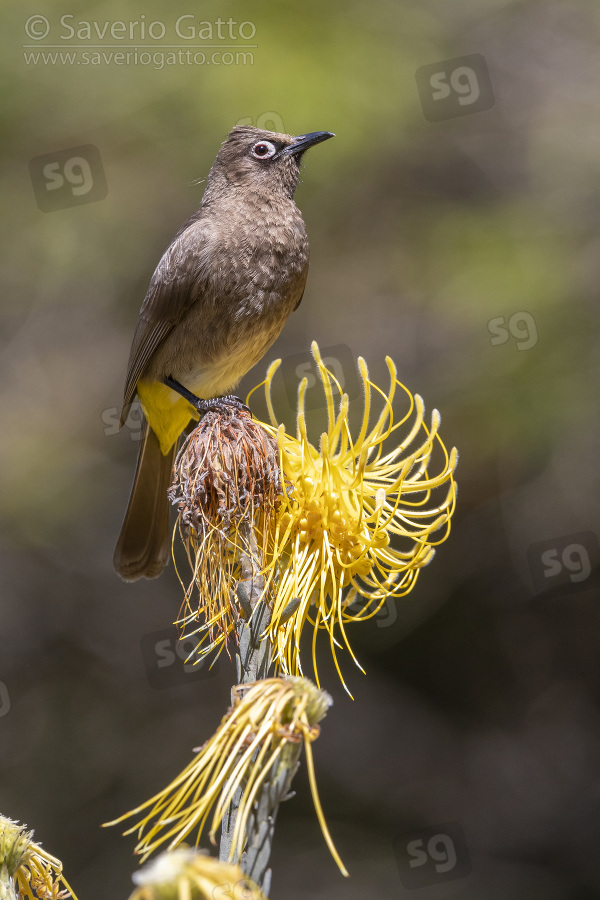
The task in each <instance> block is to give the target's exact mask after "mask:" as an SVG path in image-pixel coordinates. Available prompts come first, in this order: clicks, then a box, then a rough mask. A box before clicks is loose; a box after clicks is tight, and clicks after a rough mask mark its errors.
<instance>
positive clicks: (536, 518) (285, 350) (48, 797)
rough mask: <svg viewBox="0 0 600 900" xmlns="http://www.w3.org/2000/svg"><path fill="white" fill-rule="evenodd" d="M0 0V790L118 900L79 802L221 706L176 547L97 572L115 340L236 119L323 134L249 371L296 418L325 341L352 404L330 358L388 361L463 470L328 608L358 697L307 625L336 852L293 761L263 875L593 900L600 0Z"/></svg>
mask: <svg viewBox="0 0 600 900" xmlns="http://www.w3.org/2000/svg"><path fill="white" fill-rule="evenodd" d="M3 18H4V25H3V28H2V37H1V40H2V44H3V47H2V56H1V65H2V68H3V70H4V73H3V74H4V78H3V87H2V102H1V113H0V114H1V115H2V118H3V123H2V124H3V128H2V131H3V142H2V155H3V165H2V170H1V177H2V188H3V197H4V202H3V205H2V214H1V216H2V226H3V228H2V231H3V237H2V281H3V290H2V297H3V299H2V304H1V308H0V317H1V327H0V340H1V345H2V353H1V377H0V423H1V427H0V472H1V473H2V474H1V480H2V490H1V492H0V510H1V513H2V527H1V533H0V586H1V609H2V613H1V622H2V627H1V629H0V642H1V648H2V649H1V658H0V734H1V739H0V764H1V770H2V786H1V800H0V811H1V812H2V813H3V814H5V815H8V816H10V817H12V818H16V819H20V820H22V821H25V822H26V823H28V824H29V825H30V826H32V827H35V829H36V837H37V838H38V839H39V840H41V841H42V843H43V845H44V847H45V848H46V849H48V850H49V851H50V852H51V853H53V854H55V855H57V856H59V857H60V858H61V859H62V860H63V861H64V863H65V867H66V873H67V877H68V878H69V880H70V882H71V884H72V885H73V887H74V889H75V890H76V891H77V893H78V895H79V897H80V900H100V898H107V897H109V898H115V900H116V898H125V897H127V896H128V894H129V892H130V890H131V880H130V875H131V872H132V871H133V870H134V869H135V868H136V865H137V863H136V861H135V860H134V858H133V857H132V849H133V845H134V839H133V838H132V837H129V838H123V837H121V835H120V830H119V829H118V828H112V829H101V828H100V823H101V822H104V821H107V820H108V819H111V818H114V817H115V816H117V815H119V814H121V813H122V812H124V811H126V810H128V809H130V808H132V807H133V806H135V805H137V804H138V803H139V802H141V801H142V800H144V799H146V798H147V797H149V796H151V795H152V794H153V793H154V792H155V791H157V790H158V789H160V788H162V787H163V786H164V785H166V784H167V782H168V781H170V780H171V778H172V777H174V776H175V775H176V774H177V773H178V772H179V771H180V770H181V769H182V768H183V766H184V765H186V764H187V762H188V761H189V759H190V754H191V750H192V748H193V747H197V746H198V745H199V744H201V743H202V742H203V741H204V740H205V739H206V738H207V737H208V736H209V735H210V734H211V733H212V731H213V730H214V728H215V727H216V725H217V724H218V722H219V721H220V719H221V716H222V715H223V713H224V711H225V708H226V707H227V705H228V703H229V691H230V686H231V684H232V681H233V670H232V668H231V666H230V665H229V663H228V662H227V660H226V659H225V658H222V659H221V660H220V661H219V665H218V667H217V671H216V672H215V671H212V672H210V673H209V672H207V671H206V669H204V671H202V670H201V669H198V668H196V669H194V670H193V671H192V672H191V673H190V672H189V671H186V670H185V668H184V666H183V663H182V660H181V659H180V657H179V656H178V655H177V648H176V645H175V641H174V630H173V628H172V626H171V623H172V622H173V620H174V618H175V617H176V615H177V612H178V609H179V605H180V602H181V588H180V585H179V583H178V581H177V578H176V575H175V572H174V569H173V566H172V565H170V566H169V567H168V569H167V570H166V571H165V572H164V574H163V575H162V577H161V578H160V579H159V580H157V581H152V582H138V583H135V584H124V583H122V582H121V581H120V580H119V578H118V577H117V576H116V575H115V573H114V572H113V569H112V562H111V558H112V552H113V547H114V543H115V540H116V537H117V534H118V531H119V527H120V524H121V518H122V515H123V512H124V509H125V504H126V500H127V496H128V492H129V489H130V484H131V479H132V475H133V470H134V465H135V454H136V451H137V440H138V438H139V427H140V420H139V412H136V411H135V410H134V411H133V412H132V414H131V416H130V418H129V420H128V422H127V425H126V427H125V428H124V429H123V430H122V431H120V432H118V428H117V422H118V414H119V410H120V402H121V397H122V389H123V382H124V376H125V369H126V363H127V356H128V352H129V345H130V341H131V337H132V334H133V328H134V325H135V321H136V317H137V314H138V311H139V307H140V304H141V301H142V299H143V297H144V294H145V291H146V288H147V285H148V282H149V279H150V276H151V274H152V272H153V270H154V267H155V266H156V263H157V262H158V259H159V258H160V256H161V254H162V252H163V250H164V249H165V247H166V246H167V245H168V243H169V241H170V240H171V238H172V236H173V235H174V234H175V232H176V231H177V229H178V228H179V226H180V224H181V223H182V222H183V221H184V220H185V219H186V218H187V217H188V216H189V215H190V214H191V213H192V212H193V211H194V210H195V209H196V208H197V206H198V205H199V203H200V200H201V197H202V191H203V185H202V183H201V180H202V179H204V178H205V177H206V174H207V173H208V170H209V168H210V165H211V163H212V161H213V159H214V157H215V155H216V152H217V150H218V148H219V146H220V143H221V141H222V140H223V139H224V138H225V136H226V135H227V133H228V132H229V130H230V129H231V127H232V126H233V125H234V124H236V123H242V124H255V125H259V126H261V127H267V128H273V129H275V130H285V131H286V132H290V133H292V134H300V133H304V132H308V131H315V130H322V129H325V130H330V131H333V132H335V133H336V138H335V139H334V140H332V141H330V142H327V143H326V144H324V145H322V146H320V147H318V148H315V149H313V150H311V151H310V152H309V153H308V154H307V156H306V158H305V163H304V166H303V174H302V180H301V183H300V185H299V188H298V191H297V194H296V200H297V202H298V205H299V206H300V208H301V209H302V211H303V215H304V218H305V221H306V225H307V230H308V233H309V237H310V242H311V268H310V275H309V280H308V286H307V289H306V293H305V296H304V300H303V302H302V305H301V306H300V308H299V309H298V311H297V312H296V313H295V314H294V315H293V316H292V317H291V319H290V320H289V322H288V323H287V325H286V326H285V329H284V331H283V333H282V335H281V337H280V338H279V340H278V341H277V343H276V345H275V346H274V347H273V348H272V350H271V351H270V353H269V354H268V357H267V358H266V359H265V360H264V361H263V363H261V364H259V365H258V366H257V367H256V368H255V369H254V370H253V371H252V372H250V373H249V375H248V376H247V377H246V378H245V379H244V382H243V383H242V385H241V387H240V391H239V392H240V395H241V396H245V393H246V391H247V390H249V389H250V388H251V387H252V386H253V385H254V384H256V383H257V382H258V381H260V380H261V379H262V378H263V377H264V372H265V371H266V367H267V364H268V362H270V361H271V360H272V359H274V358H276V357H281V358H282V359H283V361H284V362H283V366H282V375H281V376H278V378H279V381H278V382H277V383H276V405H277V406H278V409H279V410H280V411H281V416H282V418H283V419H284V420H286V416H287V418H288V419H291V416H292V412H291V410H292V405H293V399H294V393H295V385H296V383H297V380H298V377H297V376H298V375H300V376H301V375H302V374H305V373H306V371H307V365H308V370H310V359H311V357H310V354H309V349H310V342H311V340H313V339H316V340H318V342H319V344H320V346H321V348H322V351H323V353H324V354H325V355H326V356H327V357H328V358H329V359H330V364H331V365H332V366H333V367H334V368H335V370H336V371H337V373H338V374H340V375H341V378H342V379H343V380H344V383H345V384H346V385H347V387H348V390H349V391H350V392H351V395H352V396H353V399H352V404H353V409H358V411H359V412H360V407H361V395H360V389H359V388H358V386H357V382H356V371H355V369H354V368H353V366H354V364H353V360H354V359H355V358H356V357H357V356H358V355H362V356H364V357H365V358H366V359H367V361H368V363H369V366H370V371H371V374H372V377H373V380H375V381H376V382H377V383H379V384H381V385H382V386H383V387H385V386H386V369H385V363H384V357H385V355H386V354H389V355H390V356H391V357H392V358H393V359H394V360H395V361H396V363H397V365H398V369H399V377H400V378H401V380H402V381H403V382H404V383H405V384H406V385H407V386H408V387H409V388H410V389H411V390H412V391H413V392H418V393H420V394H421V395H422V396H423V397H424V399H425V403H426V406H427V409H428V411H429V413H430V412H431V410H432V409H433V408H438V409H439V410H440V411H441V414H442V429H441V434H442V437H443V439H444V441H445V443H446V445H447V446H448V447H451V446H453V445H456V446H457V448H458V449H459V452H460V462H459V466H458V471H457V481H458V484H459V499H458V506H457V510H456V514H455V517H454V524H453V530H452V534H451V536H450V538H449V539H448V541H447V542H446V543H445V544H443V545H442V546H441V547H440V549H439V550H438V552H437V556H436V558H435V560H434V561H433V562H432V564H431V565H430V566H429V567H428V568H427V569H425V570H424V571H423V573H422V574H421V576H420V578H419V581H418V583H417V586H416V588H415V589H414V590H413V592H412V593H411V594H410V595H409V596H408V597H407V598H405V599H403V600H398V601H396V602H394V603H389V604H387V605H386V607H384V609H383V611H382V614H381V615H380V616H379V617H378V618H377V619H375V620H372V621H371V622H369V623H365V624H362V625H356V626H354V627H353V628H351V629H350V638H351V641H352V644H353V647H354V649H355V652H356V653H357V655H358V658H359V660H360V662H361V663H362V665H363V666H364V668H365V669H366V672H367V674H366V676H365V675H362V674H361V673H360V672H359V671H358V670H357V669H355V668H354V667H353V665H352V662H351V660H350V659H349V658H346V659H345V660H344V674H345V676H346V678H347V680H348V683H349V686H350V688H351V690H352V692H353V694H354V697H355V701H354V702H352V701H351V700H349V699H348V697H347V695H346V694H345V693H344V691H343V689H342V688H341V686H340V684H339V682H338V679H337V676H336V674H335V671H334V669H333V666H332V665H331V663H330V661H329V658H328V657H329V653H328V648H327V645H326V643H325V642H323V645H322V648H321V649H322V660H323V662H322V683H323V686H324V687H326V688H327V689H328V690H329V691H330V693H331V694H332V695H333V697H334V701H335V702H334V706H333V707H332V709H331V711H330V712H329V714H328V716H327V718H326V720H325V721H324V722H323V726H322V734H321V737H320V738H319V740H318V742H317V743H316V744H315V745H314V753H315V760H316V767H317V776H318V781H319V785H320V790H321V796H322V802H323V806H324V809H325V812H326V816H327V820H328V823H329V826H330V829H331V832H332V835H333V838H334V840H335V843H336V845H337V847H338V849H339V851H340V854H341V856H342V858H343V859H344V860H345V861H346V863H347V865H348V868H349V869H350V872H351V878H350V879H347V880H345V879H343V878H342V877H341V876H340V875H339V873H338V871H337V869H336V866H335V864H334V863H333V861H332V859H331V858H330V856H329V853H328V851H327V848H326V846H325V844H324V842H323V839H322V837H321V834H320V831H319V827H318V823H317V820H316V816H315V814H314V811H313V809H312V802H311V799H310V793H309V790H308V782H307V779H306V773H305V770H304V769H303V770H302V771H301V773H300V774H299V776H298V778H297V783H296V790H297V795H296V797H295V798H294V799H293V800H291V801H290V802H288V803H285V804H284V805H283V806H282V808H281V810H280V813H279V819H278V827H277V832H276V840H275V847H274V852H273V856H272V865H273V887H272V897H273V898H282V900H304V898H308V897H311V898H315V900H333V898H335V900H359V898H361V900H362V898H364V897H374V898H378V900H379V898H380V900H388V898H389V900H391V898H397V897H414V898H430V897H431V898H437V897H446V896H453V897H454V896H456V897H464V898H469V900H470V898H477V900H481V898H485V900H488V898H489V900H505V898H511V900H537V898H543V900H565V898H569V900H584V898H595V897H600V855H599V854H598V841H599V839H600V780H599V775H600V762H599V760H600V713H599V710H598V695H599V693H600V607H599V603H598V600H599V597H598V562H599V559H598V556H599V551H598V534H599V529H600V525H599V522H598V499H599V498H598V493H599V490H598V489H599V474H598V473H599V466H598V431H599V426H598V402H597V397H598V369H599V363H600V356H599V348H600V343H599V331H600V329H599V326H600V312H599V309H600V307H599V304H598V280H599V275H600V152H599V146H600V7H598V6H597V5H595V4H592V3H588V2H585V0H564V2H561V0H544V2H541V0H478V2H475V0H455V2H453V3H451V4H449V3H447V2H444V0H403V2H402V3H397V2H393V0H372V2H369V3H367V2H364V0H345V2H343V3H342V2H341V0H337V2H330V3H328V4H322V3H317V2H316V0H305V2H303V3H301V4H293V3H287V2H277V3H274V2H267V0H246V2H241V0H240V2H236V0H218V2H217V0H204V2H203V3H202V4H194V3H186V2H181V0H177V2H175V3H172V4H166V3H163V4H161V3H157V2H153V0H146V2H144V3H141V2H134V0H125V2H118V3H117V2H112V0H108V2H103V3H81V2H76V0H65V2H64V3H58V2H54V0H50V2H48V0H40V2H39V3H37V4H33V5H31V4H29V5H27V7H24V6H22V5H21V4H19V3H17V2H15V0H7V2H5V3H4V4H3ZM219 21H220V22H221V24H219ZM107 23H108V25H107ZM114 23H117V24H116V25H115V24H114ZM119 23H124V24H123V26H121V25H120V24H119ZM133 23H137V24H135V25H134V24H133ZM130 32H131V36H130ZM126 53H129V54H130V56H129V59H127V57H126V55H125V54H126ZM61 54H62V55H61ZM119 54H121V55H119ZM169 54H171V56H169ZM336 367H337V368H336ZM353 385H354V388H353V387H352V386H353ZM311 390H312V388H311ZM315 390H317V391H318V389H315ZM315 396H316V395H315ZM319 403H320V401H319V400H318V399H315V400H314V401H312V407H313V410H314V414H313V413H311V415H312V420H311V421H312V426H313V427H314V428H317V431H318V423H319V415H320V414H321V413H322V409H319ZM286 421H287V420H286ZM317 437H318V435H315V438H317ZM346 656H347V655H346Z"/></svg>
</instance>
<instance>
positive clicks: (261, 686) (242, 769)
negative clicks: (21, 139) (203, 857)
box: [107, 677, 348, 875]
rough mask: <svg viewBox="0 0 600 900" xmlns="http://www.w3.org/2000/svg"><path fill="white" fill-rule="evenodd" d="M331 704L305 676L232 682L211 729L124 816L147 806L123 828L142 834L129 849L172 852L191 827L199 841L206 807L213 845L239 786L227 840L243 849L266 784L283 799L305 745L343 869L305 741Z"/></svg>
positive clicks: (316, 798)
mask: <svg viewBox="0 0 600 900" xmlns="http://www.w3.org/2000/svg"><path fill="white" fill-rule="evenodd" d="M330 704H331V698H330V696H329V695H328V694H327V693H326V692H325V691H321V690H319V689H318V688H316V687H315V685H314V684H312V682H310V681H309V680H308V679H307V678H293V677H286V678H266V679H264V680H263V681H257V682H254V683H253V684H249V685H248V684H244V685H238V686H237V687H236V688H234V704H233V707H232V708H231V709H230V710H229V712H228V713H227V715H226V716H225V717H224V718H223V720H222V722H221V724H220V726H219V728H218V729H217V731H216V732H215V734H214V735H213V736H212V737H211V738H210V739H209V740H208V741H207V742H206V743H205V744H203V746H202V747H200V749H199V750H198V752H197V755H196V757H195V759H194V760H193V761H192V762H191V763H190V764H189V765H188V766H187V768H185V769H184V770H183V772H182V773H181V774H180V775H178V776H177V778H176V779H175V780H174V781H173V782H172V783H171V784H170V785H169V786H168V787H167V788H165V789H164V790H163V791H161V792H160V793H159V794H157V795H156V796H154V797H152V798H151V799H150V800H147V801H146V802H145V803H143V804H142V805H141V806H138V807H137V809H134V810H132V811H131V812H129V813H127V814H126V815H125V816H121V818H120V819H117V820H116V821H115V822H109V823H107V824H109V825H114V824H116V823H117V822H121V821H122V820H123V819H125V818H128V817H130V816H134V815H137V814H138V813H141V812H143V811H145V810H148V809H149V812H146V813H145V815H144V816H143V818H141V819H140V820H139V822H138V823H137V824H136V825H134V826H133V827H132V828H130V829H129V830H128V831H126V832H125V834H131V833H132V832H134V831H137V833H138V837H139V836H141V835H142V834H143V832H144V830H145V829H146V828H148V833H147V834H146V835H145V836H144V837H143V838H142V839H141V840H140V841H139V842H138V844H137V846H136V848H135V852H136V853H138V854H140V855H141V856H142V861H143V860H145V859H147V857H148V856H149V855H150V854H151V853H152V852H153V851H154V850H156V849H157V847H159V846H160V845H161V844H164V843H165V842H166V841H168V842H169V844H168V847H169V849H170V850H172V849H173V848H175V847H177V846H178V845H179V844H181V842H182V841H183V840H184V839H185V837H186V836H187V835H188V834H189V833H190V832H191V831H192V830H193V829H197V841H196V843H198V841H199V840H200V836H201V834H202V832H203V830H204V827H205V825H206V823H207V821H208V818H209V815H210V813H211V811H212V818H211V823H210V831H209V838H210V840H211V841H212V842H213V843H215V835H216V833H217V829H218V828H219V826H220V825H221V822H222V820H223V817H224V816H225V814H226V812H227V810H228V808H229V806H230V804H231V801H232V799H233V797H234V795H235V794H236V792H237V791H238V789H241V799H240V801H239V807H238V813H237V818H236V822H235V828H234V830H233V836H232V841H231V854H230V856H231V858H233V857H234V856H238V855H240V854H241V852H242V851H243V849H244V845H245V842H246V839H247V826H248V823H249V821H251V817H252V816H253V815H254V814H255V813H256V812H257V804H258V802H259V799H260V792H261V789H262V787H263V784H265V782H267V783H269V784H271V785H273V784H275V783H276V784H278V786H279V788H278V790H280V791H281V796H280V797H279V799H283V797H285V795H286V794H287V793H288V791H289V783H290V782H291V779H292V777H293V774H294V772H295V770H296V765H297V760H298V754H299V751H300V748H301V746H302V745H303V746H304V750H305V753H306V763H307V768H308V776H309V780H310V786H311V791H312V796H313V802H314V804H315V809H316V812H317V817H318V819H319V823H320V825H321V830H322V832H323V836H324V838H325V840H326V842H327V845H328V847H329V849H330V851H331V853H332V855H333V857H334V859H335V861H336V862H337V864H338V866H339V868H340V870H341V871H342V872H343V874H345V875H347V874H348V873H347V872H346V869H345V868H344V865H343V863H342V861H341V859H340V858H339V855H338V853H337V851H336V849H335V847H334V845H333V841H332V840H331V836H330V834H329V831H328V829H327V825H326V823H325V818H324V816H323V810H322V808H321V803H320V801H319V795H318V792H317V784H316V779H315V772H314V765H313V757H312V748H311V743H312V741H314V740H315V738H317V737H318V735H319V727H318V724H317V723H318V722H319V721H320V720H321V719H322V718H323V717H324V716H325V714H326V712H327V709H328V708H329V706H330Z"/></svg>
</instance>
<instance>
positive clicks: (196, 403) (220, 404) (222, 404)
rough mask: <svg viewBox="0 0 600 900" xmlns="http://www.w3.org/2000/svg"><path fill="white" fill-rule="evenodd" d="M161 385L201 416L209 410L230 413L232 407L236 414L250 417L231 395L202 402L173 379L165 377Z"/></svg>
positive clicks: (239, 402) (246, 409)
mask: <svg viewBox="0 0 600 900" xmlns="http://www.w3.org/2000/svg"><path fill="white" fill-rule="evenodd" d="M163 383H164V384H166V385H167V387H170V388H171V390H173V391H176V392H177V393H178V394H181V396H182V397H184V398H185V399H186V400H187V401H188V403H191V404H192V406H193V407H194V409H196V410H197V411H198V412H199V413H200V415H201V416H203V415H204V414H205V413H207V412H209V411H210V410H214V411H215V412H231V408H232V407H233V408H234V409H235V410H237V411H238V412H247V413H250V415H252V413H251V412H250V409H249V408H248V407H247V406H246V404H245V403H242V401H241V400H240V398H239V397H235V396H234V395H233V394H227V395H226V396H224V397H212V398H211V399H210V400H203V399H201V398H200V397H196V395H195V394H192V392H191V391H188V389H187V388H186V387H184V386H183V385H182V384H180V383H179V382H178V381H175V379H174V378H170V377H168V376H167V377H166V378H163Z"/></svg>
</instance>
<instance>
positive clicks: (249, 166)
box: [205, 125, 334, 197]
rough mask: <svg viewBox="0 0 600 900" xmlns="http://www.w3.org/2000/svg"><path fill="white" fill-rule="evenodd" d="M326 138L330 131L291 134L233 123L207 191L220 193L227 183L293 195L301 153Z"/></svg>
mask: <svg viewBox="0 0 600 900" xmlns="http://www.w3.org/2000/svg"><path fill="white" fill-rule="evenodd" d="M330 137H334V135H333V134H332V133H331V131H312V132H311V133H310V134H301V135H298V136H296V137H293V136H292V135H291V134H279V133H277V132H275V131H263V130H262V129H261V128H251V127H249V126H240V125H237V126H236V127H235V128H233V129H232V131H230V133H229V135H228V137H227V139H226V140H225V141H224V142H223V144H222V145H221V149H220V150H219V152H218V154H217V158H216V159H215V162H214V164H213V167H212V169H211V170H210V175H209V177H208V184H207V192H208V194H209V195H210V194H211V193H213V192H214V193H217V192H218V193H221V191H223V190H226V189H227V187H228V186H236V187H241V188H250V189H255V190H258V191H264V192H268V193H280V194H281V193H283V194H284V195H285V196H287V197H293V196H294V191H295V190H296V187H297V185H298V177H299V174H300V161H301V159H302V156H303V154H304V153H305V152H306V151H307V150H308V148H309V147H312V146H314V145H315V144H320V143H321V141H326V140H328V138H330ZM205 197H206V195H205Z"/></svg>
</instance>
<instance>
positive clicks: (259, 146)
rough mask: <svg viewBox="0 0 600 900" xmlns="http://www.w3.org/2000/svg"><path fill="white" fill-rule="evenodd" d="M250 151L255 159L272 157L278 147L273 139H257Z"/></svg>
mask: <svg viewBox="0 0 600 900" xmlns="http://www.w3.org/2000/svg"><path fill="white" fill-rule="evenodd" d="M259 151H262V152H259ZM250 153H251V154H252V156H253V157H254V159H271V157H272V156H275V154H276V153H277V147H276V146H275V144H272V143H271V141H257V143H256V144H255V145H254V146H253V148H252V150H251V151H250Z"/></svg>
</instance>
